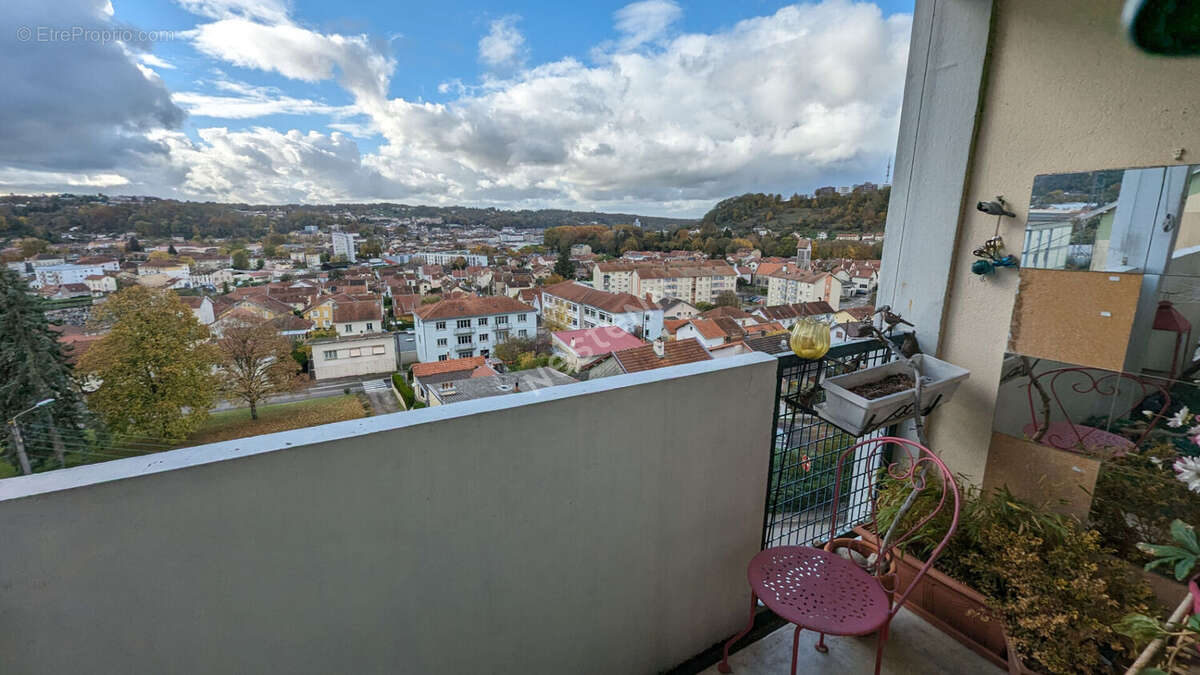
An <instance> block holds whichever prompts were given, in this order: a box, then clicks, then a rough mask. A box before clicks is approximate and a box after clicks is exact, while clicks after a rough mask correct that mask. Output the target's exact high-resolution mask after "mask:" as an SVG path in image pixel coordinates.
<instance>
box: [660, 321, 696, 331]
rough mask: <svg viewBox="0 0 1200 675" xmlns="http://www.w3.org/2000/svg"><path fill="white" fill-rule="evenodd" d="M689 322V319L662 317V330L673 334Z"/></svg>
mask: <svg viewBox="0 0 1200 675" xmlns="http://www.w3.org/2000/svg"><path fill="white" fill-rule="evenodd" d="M689 323H691V319H663V330H665V331H666V332H667V334H668V335H674V334H675V331H677V330H679V329H680V328H683V327H684V326H686V325H687V324H689Z"/></svg>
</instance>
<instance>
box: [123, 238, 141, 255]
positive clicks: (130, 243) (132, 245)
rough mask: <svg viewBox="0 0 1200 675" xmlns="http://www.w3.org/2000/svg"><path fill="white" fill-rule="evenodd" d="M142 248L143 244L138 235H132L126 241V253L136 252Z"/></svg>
mask: <svg viewBox="0 0 1200 675" xmlns="http://www.w3.org/2000/svg"><path fill="white" fill-rule="evenodd" d="M141 250H142V245H141V244H140V243H139V242H138V240H137V237H130V238H129V239H128V240H126V242H125V252H126V253H136V252H138V251H141Z"/></svg>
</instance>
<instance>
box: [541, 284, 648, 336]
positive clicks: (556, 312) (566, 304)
mask: <svg viewBox="0 0 1200 675" xmlns="http://www.w3.org/2000/svg"><path fill="white" fill-rule="evenodd" d="M542 317H543V318H544V319H545V320H546V321H549V322H552V323H554V324H557V325H558V327H559V328H561V329H562V330H572V329H580V328H595V327H596V326H617V327H618V328H621V329H622V330H624V331H626V332H628V333H630V334H631V335H636V336H638V337H641V338H642V339H644V340H656V339H658V337H659V336H660V335H662V330H663V310H662V308H661V307H659V306H658V304H657V303H654V302H651V301H649V300H643V299H641V298H638V297H637V296H635V295H631V294H629V293H610V292H607V291H599V290H596V289H594V288H592V287H591V286H585V285H583V284H581V283H578V282H574V281H564V282H562V283H559V284H554V285H553V286H546V287H545V288H543V289H542Z"/></svg>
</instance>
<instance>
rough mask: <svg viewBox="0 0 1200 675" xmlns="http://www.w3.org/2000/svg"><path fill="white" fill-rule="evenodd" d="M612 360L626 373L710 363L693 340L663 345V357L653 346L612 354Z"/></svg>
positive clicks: (706, 355)
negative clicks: (697, 362) (704, 362)
mask: <svg viewBox="0 0 1200 675" xmlns="http://www.w3.org/2000/svg"><path fill="white" fill-rule="evenodd" d="M612 358H614V359H616V360H617V364H618V365H620V366H621V370H623V371H625V372H626V373H637V372H641V371H643V370H654V369H655V368H666V367H667V366H678V365H681V364H684V363H695V362H696V361H710V360H712V356H711V355H710V354H709V353H708V350H707V349H705V348H704V346H703V345H701V344H700V343H699V342H697V341H696V339H695V338H691V339H687V340H676V341H674V342H665V343H663V355H662V356H661V357H660V356H658V355H657V354H655V353H654V345H642V346H641V347H634V348H633V349H624V350H621V351H619V352H613V353H612Z"/></svg>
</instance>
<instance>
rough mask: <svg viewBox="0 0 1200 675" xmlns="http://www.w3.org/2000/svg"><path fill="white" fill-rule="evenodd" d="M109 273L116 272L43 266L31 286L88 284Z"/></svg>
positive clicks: (96, 266) (105, 268)
mask: <svg viewBox="0 0 1200 675" xmlns="http://www.w3.org/2000/svg"><path fill="white" fill-rule="evenodd" d="M184 269H185V270H186V269H187V265H184ZM107 271H115V270H112V269H111V267H110V266H108V265H104V264H93V265H72V264H69V263H64V264H61V265H43V266H41V267H35V268H34V269H33V275H34V280H33V283H32V284H31V285H32V286H33V287H34V288H42V287H45V286H63V285H66V284H82V283H86V281H87V278H88V277H92V276H103V275H104V273H105V272H107Z"/></svg>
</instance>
